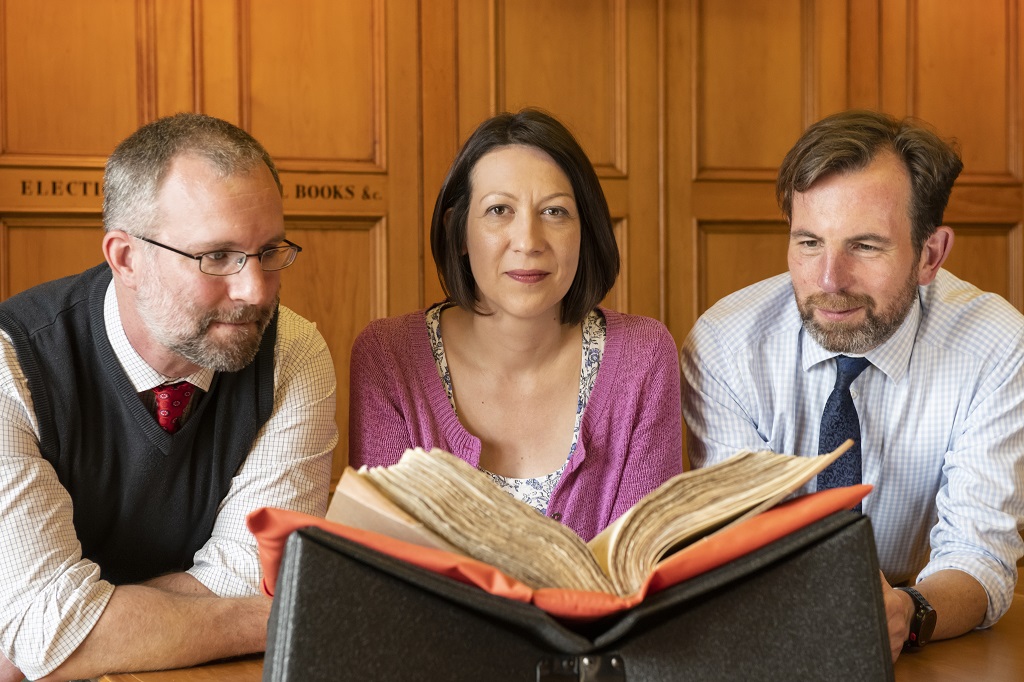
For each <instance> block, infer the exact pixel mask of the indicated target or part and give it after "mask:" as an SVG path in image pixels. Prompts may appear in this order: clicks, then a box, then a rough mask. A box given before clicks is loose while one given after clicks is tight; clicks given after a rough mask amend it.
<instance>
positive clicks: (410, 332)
mask: <svg viewBox="0 0 1024 682" xmlns="http://www.w3.org/2000/svg"><path fill="white" fill-rule="evenodd" d="M425 312H426V311H425V310H417V311H415V312H411V313H404V314H402V315H395V316H392V317H381V318H378V319H376V320H371V321H370V323H369V324H367V325H366V326H365V327H363V330H362V331H361V332H359V335H358V336H357V337H356V341H355V344H354V347H365V346H374V347H377V348H409V346H410V345H413V344H415V343H416V342H417V341H418V340H419V337H420V336H422V337H423V339H426V336H427V327H426V318H425V317H424V313H425Z"/></svg>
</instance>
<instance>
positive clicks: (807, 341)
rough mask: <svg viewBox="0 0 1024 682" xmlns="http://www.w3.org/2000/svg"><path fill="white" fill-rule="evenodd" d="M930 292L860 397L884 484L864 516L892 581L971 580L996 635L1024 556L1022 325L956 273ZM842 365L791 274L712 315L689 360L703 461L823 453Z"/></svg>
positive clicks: (690, 416) (866, 439)
mask: <svg viewBox="0 0 1024 682" xmlns="http://www.w3.org/2000/svg"><path fill="white" fill-rule="evenodd" d="M919 291H920V295H919V297H918V301H917V302H915V304H914V306H913V308H912V309H911V311H910V313H909V314H908V316H907V319H906V320H905V321H904V323H903V325H902V326H901V327H900V328H899V330H898V331H897V332H896V333H895V334H894V335H893V336H892V338H890V339H889V340H888V341H886V342H885V343H883V344H882V345H881V346H879V347H878V348H875V349H873V350H871V351H869V352H868V353H866V354H865V356H866V357H867V358H868V359H869V360H870V361H871V366H869V367H868V368H867V369H866V370H865V371H864V373H863V374H861V375H860V376H859V377H858V378H857V379H856V380H855V381H854V382H853V386H852V389H851V393H852V395H853V400H854V404H855V405H856V406H857V413H858V415H859V417H860V423H861V437H862V440H861V451H862V453H863V460H862V467H863V481H864V482H865V483H869V484H871V485H873V486H874V490H873V491H872V493H871V494H870V495H868V497H867V498H866V499H865V500H864V513H865V514H867V515H868V516H870V517H871V523H872V525H873V527H874V531H875V543H876V545H877V548H878V559H879V563H880V565H881V567H882V570H883V572H884V573H885V575H886V578H887V579H888V580H889V581H890V582H893V583H899V582H903V581H906V580H911V581H912V580H913V579H914V576H915V574H918V572H919V575H917V578H918V580H920V579H923V578H925V577H926V576H928V575H931V574H932V573H935V572H936V571H940V570H943V569H957V570H960V571H964V572H965V573H968V574H969V575H971V576H973V577H974V578H975V579H976V580H977V581H978V582H979V583H981V585H982V586H983V587H984V588H985V590H986V592H987V593H988V597H989V604H988V612H987V614H986V618H985V623H984V625H991V624H992V623H993V622H995V621H996V620H998V618H999V617H1000V616H1002V614H1003V613H1004V612H1005V611H1006V609H1007V608H1009V605H1010V602H1011V600H1012V598H1013V589H1014V586H1015V584H1016V581H1017V565H1016V564H1017V560H1018V559H1019V558H1020V557H1021V555H1022V552H1024V543H1022V542H1021V537H1020V534H1019V532H1018V527H1019V526H1020V525H1021V524H1022V520H1024V496H1022V485H1021V483H1022V481H1024V316H1022V315H1021V314H1020V312H1018V311H1017V310H1016V309H1015V308H1013V307H1012V306H1011V305H1010V304H1009V303H1007V302H1006V301H1005V300H1004V299H1002V298H1000V297H999V296H996V295H995V294H988V293H984V292H982V291H981V290H979V289H978V288H977V287H974V286H972V285H971V284H968V283H966V282H963V281H961V280H959V279H957V278H956V277H954V276H953V275H952V274H950V273H948V272H946V271H944V270H942V271H940V272H939V274H938V276H937V277H936V278H935V281H934V282H932V283H931V284H930V285H928V286H924V287H920V289H919ZM835 355H836V354H835V353H831V352H829V351H826V350H824V349H823V348H822V347H821V346H819V345H818V344H817V343H816V342H815V341H814V339H813V338H811V336H810V335H809V334H806V333H804V330H803V325H802V323H801V321H800V315H799V313H798V311H797V307H796V301H795V300H794V295H793V288H792V283H791V280H790V277H789V275H788V274H783V275H778V276H776V277H773V278H771V279H767V280H764V281H763V282H760V283H758V284H755V285H753V286H750V287H747V288H746V289H743V290H741V291H738V292H736V293H734V294H732V295H730V296H727V297H726V298H724V299H722V300H721V301H719V302H718V303H717V304H715V305H714V306H713V307H712V308H711V309H710V310H708V311H707V312H706V313H705V314H704V315H703V316H702V317H701V318H700V320H698V322H697V324H696V325H695V326H694V328H693V330H692V331H691V332H690V335H689V336H688V337H687V339H686V342H685V343H684V345H683V349H682V353H681V358H682V371H683V379H684V381H683V416H684V417H685V419H686V424H687V428H688V434H689V437H688V448H689V456H690V461H691V464H692V465H693V466H694V467H700V466H705V465H707V464H712V463H714V462H717V461H720V460H722V459H724V458H726V457H728V456H729V455H732V454H733V453H735V452H736V451H737V450H740V449H743V448H750V449H755V450H757V449H760V450H763V449H769V450H773V451H775V452H785V453H790V454H799V455H808V456H810V455H816V454H817V452H818V428H819V425H820V421H821V412H822V409H823V407H824V405H825V400H826V399H827V398H828V395H829V393H830V392H831V391H832V387H833V385H834V383H835V377H836V365H835V362H833V361H832V360H831V358H833V357H834V356H835ZM813 489H814V483H813V481H812V482H811V483H809V484H808V485H807V487H806V488H805V491H806V492H809V491H812V490H813Z"/></svg>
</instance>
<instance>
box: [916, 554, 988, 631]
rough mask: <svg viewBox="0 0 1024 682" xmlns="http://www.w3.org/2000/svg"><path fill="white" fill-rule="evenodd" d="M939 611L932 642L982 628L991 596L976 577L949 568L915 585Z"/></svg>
mask: <svg viewBox="0 0 1024 682" xmlns="http://www.w3.org/2000/svg"><path fill="white" fill-rule="evenodd" d="M914 589H916V590H917V591H918V592H920V593H921V595H922V596H923V597H924V598H925V599H927V600H928V603H929V604H931V605H932V608H933V609H935V616H936V619H935V632H934V633H932V639H949V638H950V637H957V636H959V635H962V634H964V633H965V632H970V631H971V630H973V629H974V628H976V627H978V626H979V625H981V622H982V621H983V620H984V619H985V611H986V610H987V609H988V595H987V594H986V592H985V588H984V587H982V586H981V583H979V582H978V581H977V580H975V579H974V578H973V577H972V576H970V575H968V574H967V573H964V572H963V571H957V570H954V569H947V570H944V571H938V572H937V573H933V574H932V575H930V576H928V577H927V578H925V579H924V580H922V581H921V582H919V583H917V585H915V586H914Z"/></svg>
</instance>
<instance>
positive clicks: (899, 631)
mask: <svg viewBox="0 0 1024 682" xmlns="http://www.w3.org/2000/svg"><path fill="white" fill-rule="evenodd" d="M879 577H880V578H881V579H882V599H883V601H884V602H885V624H886V625H887V626H888V628H889V649H890V651H891V653H892V662H893V663H895V662H896V659H897V658H899V657H900V652H901V651H903V643H904V642H906V641H907V637H908V636H910V619H911V618H912V617H913V616H914V600H913V599H911V598H910V595H909V594H907V593H906V592H904V591H903V590H897V589H894V588H892V587H890V586H889V581H887V580H886V579H885V576H884V575H882V573H881V571H879Z"/></svg>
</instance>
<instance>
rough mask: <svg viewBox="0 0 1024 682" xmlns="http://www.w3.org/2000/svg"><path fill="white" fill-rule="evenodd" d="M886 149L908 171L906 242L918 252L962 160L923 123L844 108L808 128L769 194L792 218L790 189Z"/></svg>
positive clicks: (938, 219)
mask: <svg viewBox="0 0 1024 682" xmlns="http://www.w3.org/2000/svg"><path fill="white" fill-rule="evenodd" d="M882 150H889V151H892V152H893V153H895V154H896V156H897V157H898V158H899V159H900V160H901V161H902V162H903V165H904V166H905V167H906V169H907V172H908V173H909V174H910V186H911V190H910V194H911V196H910V223H911V235H910V238H911V243H912V244H913V246H914V250H915V251H916V252H918V253H920V251H921V248H922V246H923V245H924V243H925V241H927V239H928V237H930V236H931V235H932V234H933V233H934V232H935V228H937V227H938V226H939V225H941V224H942V214H943V212H944V211H945V210H946V204H947V203H948V201H949V194H950V191H952V189H953V182H954V181H955V180H956V178H957V176H958V175H960V171H961V170H963V167H964V164H963V162H962V161H961V160H960V154H959V152H958V150H957V144H956V141H955V140H950V141H945V140H943V139H942V138H940V137H939V136H938V135H937V134H936V133H935V132H934V131H932V130H931V128H929V127H928V126H927V124H925V123H923V122H921V121H917V120H914V119H910V118H904V119H902V120H897V119H896V118H894V117H892V116H889V115H888V114H883V113H879V112H877V111H867V110H857V109H854V110H850V111H843V112H840V113H838V114H833V115H832V116H828V117H827V118H823V119H822V120H820V121H818V122H817V123H815V124H813V125H812V126H810V127H809V128H808V129H807V130H806V131H805V132H804V134H803V135H802V136H801V137H800V139H799V140H797V142H796V144H795V145H794V146H793V148H792V149H790V150H789V153H788V154H786V158H785V159H783V161H782V166H781V167H780V168H779V178H778V181H777V182H776V185H775V198H776V199H777V200H778V202H779V206H780V207H781V208H782V212H783V214H784V215H785V216H786V222H790V223H791V222H792V220H793V193H794V192H806V191H807V190H808V189H810V188H811V187H812V186H813V185H814V183H816V182H817V181H818V180H821V179H824V178H826V177H829V176H832V175H836V174H842V173H848V172H851V171H857V170H861V169H863V168H865V167H866V166H867V165H868V164H869V163H871V161H872V160H873V159H874V158H875V156H877V154H878V152H879V151H882Z"/></svg>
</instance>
